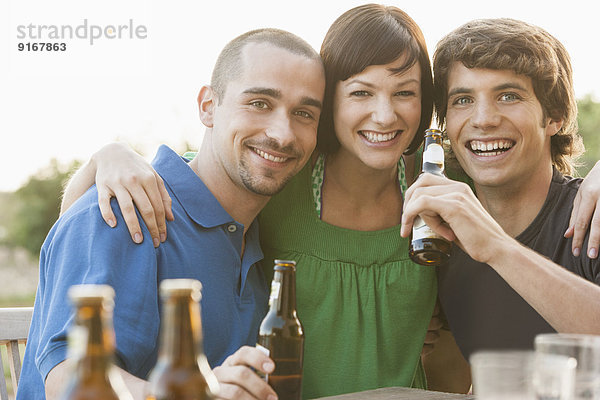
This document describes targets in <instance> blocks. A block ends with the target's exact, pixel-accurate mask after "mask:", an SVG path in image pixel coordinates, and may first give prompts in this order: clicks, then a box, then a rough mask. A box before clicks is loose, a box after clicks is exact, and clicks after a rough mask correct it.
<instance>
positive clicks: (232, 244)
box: [17, 146, 268, 400]
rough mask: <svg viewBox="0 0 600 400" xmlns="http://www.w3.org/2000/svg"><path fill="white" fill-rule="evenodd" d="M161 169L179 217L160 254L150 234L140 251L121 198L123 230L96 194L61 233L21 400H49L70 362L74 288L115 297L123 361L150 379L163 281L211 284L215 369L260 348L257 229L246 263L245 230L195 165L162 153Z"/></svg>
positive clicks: (50, 256)
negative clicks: (87, 286)
mask: <svg viewBox="0 0 600 400" xmlns="http://www.w3.org/2000/svg"><path fill="white" fill-rule="evenodd" d="M153 166H154V168H155V169H156V171H157V172H158V173H159V174H160V175H161V177H162V178H163V180H164V181H165V183H166V186H167V190H168V191H169V194H170V196H171V198H172V200H173V204H172V209H173V214H174V216H175V220H174V221H172V222H168V237H167V240H166V242H165V243H162V244H161V245H160V247H158V248H156V249H155V248H154V247H153V245H152V239H151V237H150V233H149V232H148V230H147V229H146V227H145V226H142V230H143V234H144V241H143V243H141V244H135V243H133V241H132V240H131V237H130V235H129V232H128V231H127V227H126V225H125V222H124V220H123V217H122V215H121V213H120V209H119V207H118V206H117V204H116V202H115V201H114V199H113V202H112V203H111V205H112V208H113V211H114V213H115V216H116V217H117V220H118V223H117V226H116V228H110V227H109V226H108V225H106V224H105V223H104V221H103V220H102V217H101V215H100V210H99V208H98V202H97V191H96V189H95V187H92V188H91V189H90V190H88V192H86V194H85V195H84V196H82V197H81V198H80V199H79V200H78V201H77V202H76V203H75V204H74V205H73V206H72V207H71V208H70V209H69V210H68V211H67V212H66V213H65V214H64V215H63V216H62V217H61V218H60V219H59V220H58V221H57V222H56V224H55V225H54V226H53V227H52V229H51V231H50V233H49V234H48V237H47V238H46V241H45V242H44V244H43V246H42V250H41V255H40V280H39V286H38V290H37V294H36V299H35V307H34V312H33V320H32V323H31V328H30V331H29V337H28V342H27V348H26V350H25V358H24V362H23V369H22V373H21V379H20V382H19V391H18V394H17V399H18V400H32V399H44V398H45V395H44V380H45V378H46V376H47V374H48V372H49V371H50V370H51V369H52V368H53V367H54V366H56V365H57V364H58V363H60V362H61V361H63V360H64V359H65V358H66V355H67V353H66V335H67V331H68V328H69V325H70V324H71V320H72V319H73V310H72V307H71V305H70V304H69V301H68V298H67V290H68V288H69V287H70V286H71V285H73V284H79V283H98V284H100V283H102V284H109V285H111V286H112V287H113V288H114V289H115V292H116V297H115V309H114V328H115V333H116V344H117V351H116V359H117V360H116V362H117V364H118V365H119V366H120V367H122V368H124V369H125V370H127V371H129V372H130V373H132V374H134V375H136V376H138V377H140V378H146V377H147V375H148V372H149V371H150V370H151V369H152V367H153V366H154V364H155V362H156V359H157V350H158V332H159V326H160V312H161V310H160V299H159V297H158V285H159V283H160V281H162V280H163V279H167V278H194V279H198V280H199V281H200V282H202V285H203V289H202V300H201V307H202V324H203V333H204V350H205V353H206V356H207V358H208V361H209V363H210V365H211V366H212V367H215V366H218V365H220V364H221V363H222V362H223V361H224V359H225V358H226V357H227V356H229V355H230V354H232V353H234V352H235V351H236V350H237V349H238V348H239V347H240V346H243V345H252V346H253V345H255V344H256V339H257V334H258V328H259V325H260V322H261V320H262V318H263V317H264V315H265V313H266V311H267V302H268V284H267V282H265V278H264V276H263V274H262V271H261V269H260V268H258V266H257V265H255V264H256V263H257V262H258V261H260V260H261V259H262V258H263V254H262V252H261V250H260V246H259V240H258V225H257V222H256V221H254V222H253V223H252V225H251V226H250V228H249V230H248V232H247V234H246V246H245V250H244V256H243V257H241V247H242V235H243V230H244V227H243V226H242V225H241V224H239V223H238V222H236V221H234V220H233V218H232V217H231V216H229V214H228V213H227V212H226V211H225V210H224V209H223V207H221V205H220V204H219V202H218V201H217V199H216V198H215V197H214V196H213V195H212V193H211V192H210V191H209V190H208V188H207V187H206V186H205V185H204V183H203V182H202V180H200V178H199V177H198V176H197V175H196V174H195V173H194V172H193V171H192V169H191V168H190V167H189V166H188V165H187V163H186V162H185V161H184V160H183V159H182V158H181V157H179V156H178V155H177V154H176V153H174V152H173V151H172V150H171V149H169V148H168V147H167V146H161V147H160V148H159V150H158V153H157V156H156V158H155V159H154V161H153Z"/></svg>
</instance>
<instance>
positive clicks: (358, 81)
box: [346, 78, 421, 87]
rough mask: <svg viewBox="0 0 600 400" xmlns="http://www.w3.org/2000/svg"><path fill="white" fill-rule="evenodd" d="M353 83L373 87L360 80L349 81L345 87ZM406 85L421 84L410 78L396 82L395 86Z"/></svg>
mask: <svg viewBox="0 0 600 400" xmlns="http://www.w3.org/2000/svg"><path fill="white" fill-rule="evenodd" d="M355 83H358V84H360V85H365V86H368V87H375V85H373V84H372V83H370V82H366V81H363V80H361V79H356V78H355V79H351V80H349V81H348V82H347V83H346V85H352V84H355ZM407 83H416V84H417V85H420V84H421V82H420V81H419V80H418V79H414V78H411V79H406V80H403V81H401V82H398V84H397V85H396V86H402V85H406V84H407Z"/></svg>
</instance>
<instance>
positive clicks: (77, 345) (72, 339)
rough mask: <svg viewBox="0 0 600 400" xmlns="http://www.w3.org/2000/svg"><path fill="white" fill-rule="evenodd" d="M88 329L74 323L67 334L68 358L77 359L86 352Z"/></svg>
mask: <svg viewBox="0 0 600 400" xmlns="http://www.w3.org/2000/svg"><path fill="white" fill-rule="evenodd" d="M87 342H88V330H87V329H86V328H85V327H83V326H78V325H73V326H72V327H71V329H69V335H68V336H67V358H71V359H74V360H77V359H79V358H81V357H83V356H84V355H85V353H86V349H87Z"/></svg>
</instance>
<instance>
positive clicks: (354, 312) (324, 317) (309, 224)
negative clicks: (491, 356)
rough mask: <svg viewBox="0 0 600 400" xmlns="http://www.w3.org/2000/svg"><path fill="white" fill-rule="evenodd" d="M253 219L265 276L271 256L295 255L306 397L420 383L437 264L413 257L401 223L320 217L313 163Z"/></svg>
mask: <svg viewBox="0 0 600 400" xmlns="http://www.w3.org/2000/svg"><path fill="white" fill-rule="evenodd" d="M259 225H260V237H261V244H262V249H263V252H264V255H265V258H264V260H263V261H262V267H263V270H264V272H265V275H266V277H267V279H270V278H271V277H272V275H273V272H272V269H273V260H274V259H290V260H295V261H296V262H297V270H296V296H297V309H298V316H299V318H300V320H301V321H302V325H303V326H304V331H305V337H306V339H305V345H304V376H303V397H304V398H305V399H310V398H315V397H321V396H331V395H336V394H341V393H348V392H355V391H362V390H368V389H374V388H378V387H386V386H407V387H410V386H412V387H418V388H425V387H426V381H425V375H424V372H423V369H422V366H421V363H420V353H421V349H422V347H423V340H424V338H425V334H426V332H427V327H428V324H429V321H430V319H431V314H432V311H433V307H434V303H435V299H436V294H437V280H436V274H435V268H434V267H424V266H420V265H417V264H414V263H413V262H412V261H411V260H410V258H409V257H408V246H409V242H408V239H404V238H402V237H401V236H400V226H395V227H392V228H388V229H384V230H380V231H368V232H363V231H355V230H350V229H344V228H340V227H336V226H333V225H330V224H327V223H326V222H323V221H322V220H321V219H319V215H318V214H317V211H316V209H315V204H314V201H313V192H312V182H311V166H310V163H308V164H307V166H306V167H304V169H303V170H302V171H301V172H300V173H299V174H298V175H297V176H295V177H294V178H292V180H291V181H290V182H289V183H288V184H287V185H286V187H285V188H284V190H283V191H282V192H281V193H279V194H277V195H276V196H274V197H273V198H272V199H271V200H270V202H269V203H268V204H267V206H266V207H265V209H264V210H263V211H262V212H261V214H260V216H259Z"/></svg>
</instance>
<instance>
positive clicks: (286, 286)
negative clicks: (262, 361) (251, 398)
mask: <svg viewBox="0 0 600 400" xmlns="http://www.w3.org/2000/svg"><path fill="white" fill-rule="evenodd" d="M273 269H274V271H275V274H274V277H273V281H272V282H271V295H270V297H269V312H268V313H267V315H266V316H265V318H264V319H263V321H262V323H261V325H260V330H259V334H258V346H257V347H259V348H260V349H262V350H263V351H265V353H266V354H267V355H268V356H269V357H271V359H272V360H273V361H274V362H275V370H274V371H273V372H272V373H271V374H268V375H267V376H266V377H265V379H266V381H267V382H268V383H269V385H271V387H272V388H273V390H275V393H277V395H278V396H279V398H280V399H282V400H283V399H286V400H294V399H300V398H301V394H302V361H303V355H304V354H303V353H304V330H303V328H302V324H301V323H300V320H299V319H298V316H297V315H296V262H295V261H284V260H275V266H274V268H273Z"/></svg>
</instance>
